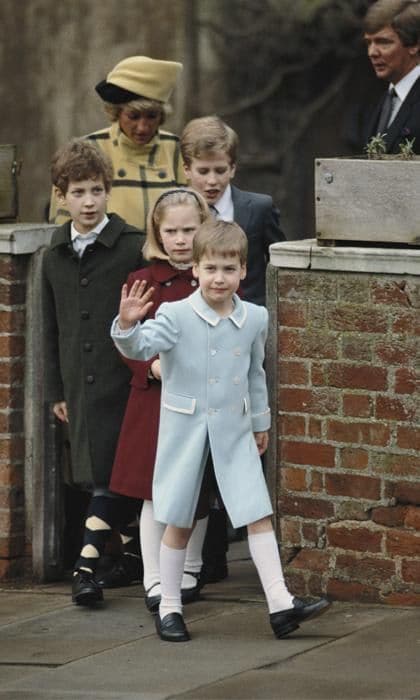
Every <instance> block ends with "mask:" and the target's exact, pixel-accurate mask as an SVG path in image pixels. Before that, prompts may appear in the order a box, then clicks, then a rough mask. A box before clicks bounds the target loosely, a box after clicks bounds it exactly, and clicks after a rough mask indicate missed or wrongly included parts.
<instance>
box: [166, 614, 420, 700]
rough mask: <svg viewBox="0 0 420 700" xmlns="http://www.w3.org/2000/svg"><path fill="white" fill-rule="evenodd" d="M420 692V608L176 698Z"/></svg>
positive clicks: (402, 696)
mask: <svg viewBox="0 0 420 700" xmlns="http://www.w3.org/2000/svg"><path fill="white" fill-rule="evenodd" d="M306 627H307V626H306V625H305V629H306ZM301 634H302V635H303V634H304V633H303V632H301ZM418 697H420V611H419V612H417V613H416V612H413V611H407V612H406V613H405V614H404V613H401V611H395V614H393V615H390V616H387V617H386V618H385V619H382V620H380V621H378V622H376V623H374V624H373V625H369V626H367V627H365V628H362V629H360V630H359V631H358V632H356V633H354V634H352V635H345V636H344V637H342V638H341V639H338V640H332V641H330V642H327V643H326V644H324V645H318V646H317V647H315V648H312V649H310V650H309V651H306V652H305V653H299V654H298V655H296V656H295V657H291V658H289V659H287V660H286V661H285V662H280V663H275V664H272V665H266V666H262V667H260V668H258V669H254V670H251V671H248V672H245V673H239V674H237V675H235V676H233V675H232V677H231V678H225V679H223V681H220V682H218V683H215V684H213V685H211V686H206V687H201V688H195V689H194V690H192V691H190V692H188V693H185V694H179V695H177V700H226V698H229V700H255V699H256V698H259V699H264V700H279V699H280V698H285V699H287V700H308V698H310V699H311V700H413V699H414V698H418Z"/></svg>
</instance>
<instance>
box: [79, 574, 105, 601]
mask: <svg viewBox="0 0 420 700" xmlns="http://www.w3.org/2000/svg"><path fill="white" fill-rule="evenodd" d="M71 597H72V601H73V603H76V605H86V606H91V605H95V604H96V603H100V602H102V601H103V599H104V594H103V592H102V589H101V588H100V587H99V586H98V584H97V582H96V581H95V577H94V575H93V574H92V572H90V571H84V570H83V569H78V571H77V573H76V574H75V575H74V576H73V581H72V590H71Z"/></svg>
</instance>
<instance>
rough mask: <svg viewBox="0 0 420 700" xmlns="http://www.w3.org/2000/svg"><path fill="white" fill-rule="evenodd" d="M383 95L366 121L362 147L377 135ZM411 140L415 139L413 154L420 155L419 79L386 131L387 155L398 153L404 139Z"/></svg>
mask: <svg viewBox="0 0 420 700" xmlns="http://www.w3.org/2000/svg"><path fill="white" fill-rule="evenodd" d="M385 95H386V93H384V96H383V98H382V100H381V101H380V103H379V104H378V105H377V106H376V108H375V109H374V110H373V112H372V113H371V115H370V118H369V119H368V121H367V124H366V131H365V134H364V145H365V144H366V143H367V142H368V140H369V139H370V137H371V136H375V134H376V133H377V125H378V120H379V114H380V112H381V107H382V103H383V101H384V99H385ZM413 138H415V139H416V140H415V141H414V147H413V148H414V152H415V153H417V154H420V78H418V79H417V80H416V82H415V83H414V85H413V87H412V88H411V90H410V92H409V93H408V95H407V97H406V98H405V100H404V102H403V103H402V105H401V107H400V109H399V111H398V114H397V116H396V117H395V119H394V121H393V122H392V123H391V124H390V125H389V127H388V129H387V135H386V137H385V141H386V145H387V153H398V151H399V144H400V143H401V142H402V141H405V139H409V140H411V139H413Z"/></svg>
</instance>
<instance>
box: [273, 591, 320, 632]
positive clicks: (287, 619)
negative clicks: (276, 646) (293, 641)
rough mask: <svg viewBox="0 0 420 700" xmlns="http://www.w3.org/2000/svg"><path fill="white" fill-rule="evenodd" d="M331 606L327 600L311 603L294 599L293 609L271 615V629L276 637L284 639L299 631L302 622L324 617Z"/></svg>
mask: <svg viewBox="0 0 420 700" xmlns="http://www.w3.org/2000/svg"><path fill="white" fill-rule="evenodd" d="M330 605H331V603H330V601H329V600H327V599H326V598H318V600H313V601H311V602H306V601H304V600H302V599H301V598H293V608H288V609H287V610H281V611H280V612H275V613H271V615H270V624H271V628H272V630H273V632H274V634H275V635H276V637H277V638H278V639H282V638H283V637H286V636H287V635H288V634H290V633H291V632H294V631H295V630H297V629H298V627H299V625H300V623H301V622H306V620H311V619H312V618H314V617H318V615H322V613H324V612H325V611H326V610H327V609H328V608H329V607H330Z"/></svg>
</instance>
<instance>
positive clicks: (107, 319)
mask: <svg viewBox="0 0 420 700" xmlns="http://www.w3.org/2000/svg"><path fill="white" fill-rule="evenodd" d="M112 176H113V172H112V164H111V162H110V161H109V159H108V157H107V156H106V155H105V154H104V153H102V152H100V151H99V149H97V148H96V146H95V145H94V144H93V143H91V142H90V141H87V140H85V139H74V140H73V141H71V142H70V143H69V144H68V145H66V146H64V147H63V148H62V149H60V150H59V151H58V152H57V153H56V154H55V156H54V158H53V161H52V181H53V185H54V187H55V190H56V195H57V197H58V199H59V200H60V201H61V203H62V204H63V205H65V206H66V208H67V210H68V211H69V212H70V214H71V217H72V220H71V221H69V222H67V223H65V224H64V225H63V226H61V227H60V228H58V229H57V230H56V231H55V232H54V234H53V238H52V241H51V244H50V247H49V249H48V250H47V251H46V253H45V256H44V260H43V312H44V323H45V355H46V361H45V366H46V368H47V369H46V396H47V400H48V401H49V402H51V403H52V404H53V411H54V414H55V415H56V417H57V418H58V419H59V420H60V421H62V422H65V423H68V428H69V435H70V446H71V454H72V470H73V481H74V483H75V484H77V485H79V486H80V487H81V488H86V489H89V490H91V491H92V499H91V502H90V506H89V509H88V513H87V517H86V523H85V534H84V542H83V548H82V551H81V553H80V556H79V559H78V561H77V562H76V565H75V571H74V577H73V592H72V595H73V601H74V602H75V603H77V604H79V605H91V604H92V603H95V602H97V601H99V600H102V599H103V593H102V589H101V588H100V587H99V586H98V584H97V582H96V581H95V576H94V574H95V569H96V566H97V563H98V560H99V557H100V556H101V554H102V553H103V551H104V547H105V544H106V541H107V539H108V538H109V536H110V534H111V531H112V529H113V528H116V527H118V526H119V525H120V524H121V523H124V524H127V523H128V522H130V520H131V519H132V518H133V516H134V514H135V509H136V508H137V504H136V502H135V501H131V499H127V498H125V497H121V496H116V495H115V494H112V493H110V492H109V491H108V483H109V479H110V474H111V469H112V464H113V459H114V452H115V448H116V443H117V439H118V434H119V430H120V426H121V422H122V418H123V415H124V410H125V406H126V402H127V399H128V394H129V388H130V376H131V374H130V371H129V369H128V368H127V367H126V366H125V365H124V363H123V362H122V361H121V359H120V357H119V355H118V353H117V351H116V350H115V347H114V345H113V343H112V341H111V339H110V336H109V330H110V326H111V321H112V319H113V317H114V316H115V314H116V313H117V311H118V304H119V297H120V290H121V286H122V284H123V283H124V282H125V280H126V278H127V275H128V274H129V273H130V272H132V271H133V270H135V269H137V268H138V267H139V266H140V265H141V252H140V251H141V247H142V243H143V234H142V233H141V232H140V231H138V230H137V229H135V228H133V227H132V226H129V225H128V224H126V222H125V221H124V220H123V219H121V218H120V217H119V216H117V215H116V214H109V215H107V214H106V205H107V199H108V195H109V192H110V189H111V183H112ZM137 563H138V564H140V560H138V562H137Z"/></svg>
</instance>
